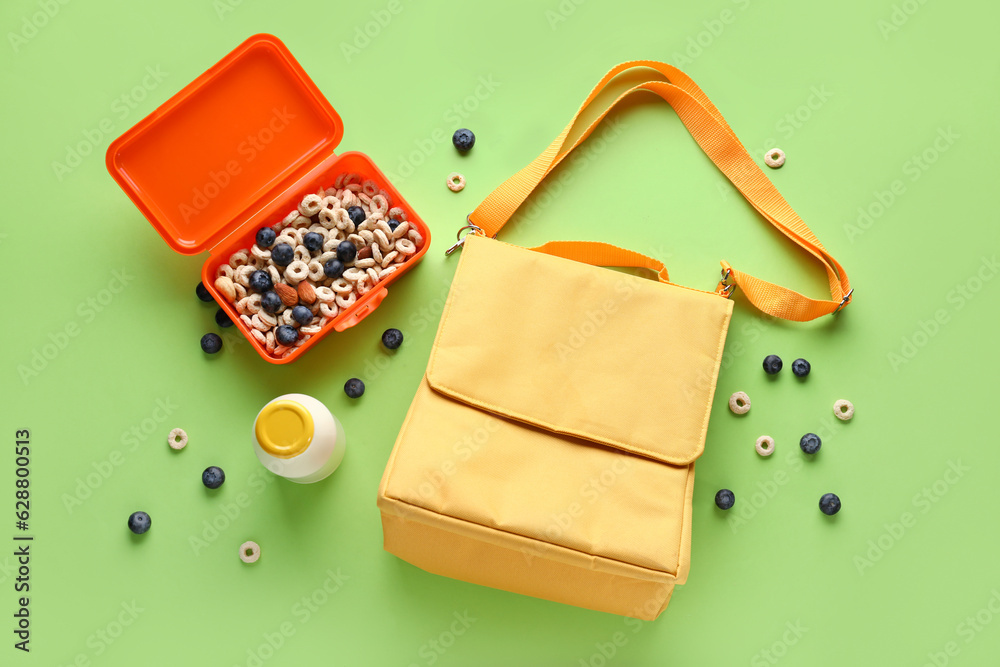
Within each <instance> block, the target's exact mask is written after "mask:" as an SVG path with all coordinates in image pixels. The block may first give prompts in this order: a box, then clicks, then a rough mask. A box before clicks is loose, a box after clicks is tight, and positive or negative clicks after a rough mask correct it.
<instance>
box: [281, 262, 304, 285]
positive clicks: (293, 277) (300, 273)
mask: <svg viewBox="0 0 1000 667" xmlns="http://www.w3.org/2000/svg"><path fill="white" fill-rule="evenodd" d="M308 277H309V265H308V264H306V263H305V262H303V261H301V260H295V261H294V262H292V263H291V264H289V265H288V266H287V267H286V268H285V279H287V280H288V282H289V283H295V284H296V285H297V284H298V283H300V282H302V281H303V280H305V279H306V278H308Z"/></svg>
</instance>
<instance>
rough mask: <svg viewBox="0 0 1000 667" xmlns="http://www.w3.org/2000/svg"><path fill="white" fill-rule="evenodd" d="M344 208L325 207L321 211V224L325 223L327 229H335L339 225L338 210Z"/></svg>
mask: <svg viewBox="0 0 1000 667" xmlns="http://www.w3.org/2000/svg"><path fill="white" fill-rule="evenodd" d="M343 210H344V209H342V208H338V209H329V208H324V209H323V210H322V211H320V212H319V224H321V225H323V227H324V228H325V229H333V228H334V227H336V226H337V211H343Z"/></svg>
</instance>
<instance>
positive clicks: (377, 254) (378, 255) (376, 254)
mask: <svg viewBox="0 0 1000 667" xmlns="http://www.w3.org/2000/svg"><path fill="white" fill-rule="evenodd" d="M369 247H370V248H371V249H372V259H374V260H375V263H376V264H381V263H382V249H381V248H379V247H378V244H377V243H376V244H375V245H373V246H369Z"/></svg>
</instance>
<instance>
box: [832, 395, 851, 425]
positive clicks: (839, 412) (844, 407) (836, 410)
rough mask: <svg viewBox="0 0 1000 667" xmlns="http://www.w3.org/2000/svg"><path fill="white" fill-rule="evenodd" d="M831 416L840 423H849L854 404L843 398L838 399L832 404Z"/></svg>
mask: <svg viewBox="0 0 1000 667" xmlns="http://www.w3.org/2000/svg"><path fill="white" fill-rule="evenodd" d="M833 414H834V415H836V417H837V419H839V420H840V421H844V422H846V421H851V418H852V417H853V416H854V403H851V402H850V401H848V400H847V399H844V398H842V399H840V400H839V401H837V402H836V403H834V404H833Z"/></svg>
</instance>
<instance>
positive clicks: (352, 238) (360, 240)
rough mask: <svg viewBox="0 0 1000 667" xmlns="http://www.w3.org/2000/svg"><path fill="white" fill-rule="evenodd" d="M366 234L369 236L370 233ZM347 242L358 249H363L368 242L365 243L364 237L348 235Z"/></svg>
mask: <svg viewBox="0 0 1000 667" xmlns="http://www.w3.org/2000/svg"><path fill="white" fill-rule="evenodd" d="M368 233H369V234H370V233H371V232H368ZM347 240H348V241H350V242H351V243H353V244H354V245H356V246H357V247H359V248H363V247H364V246H366V245H369V244H368V242H367V241H365V239H364V237H363V236H361V235H360V234H348V235H347Z"/></svg>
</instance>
